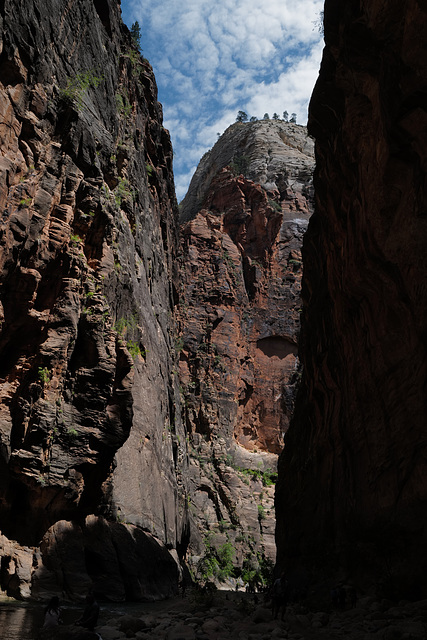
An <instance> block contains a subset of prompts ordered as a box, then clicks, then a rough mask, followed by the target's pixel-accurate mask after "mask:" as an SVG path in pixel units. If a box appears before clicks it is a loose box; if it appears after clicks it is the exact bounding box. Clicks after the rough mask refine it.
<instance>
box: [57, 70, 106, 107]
mask: <svg viewBox="0 0 427 640" xmlns="http://www.w3.org/2000/svg"><path fill="white" fill-rule="evenodd" d="M102 80H103V76H102V75H101V76H97V75H95V73H94V71H93V70H89V71H82V72H81V73H78V74H77V75H76V76H74V78H68V80H67V84H66V86H65V88H64V89H61V90H60V92H59V95H60V97H61V98H62V99H63V100H65V101H67V102H71V103H74V104H76V106H77V108H78V109H79V110H80V109H82V108H83V96H84V94H85V93H86V91H87V90H88V89H89V88H90V87H94V88H96V87H98V86H99V85H100V84H101V82H102Z"/></svg>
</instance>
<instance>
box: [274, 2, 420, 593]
mask: <svg viewBox="0 0 427 640" xmlns="http://www.w3.org/2000/svg"><path fill="white" fill-rule="evenodd" d="M426 32H427V10H426V7H425V5H424V4H422V3H421V2H417V1H416V0H405V1H402V0H399V1H397V0H391V1H389V2H383V1H382V0H375V1H372V2H365V1H363V0H358V1H352V2H350V1H349V0H347V1H345V0H344V1H343V0H340V1H339V2H338V0H326V4H325V42H326V46H325V50H324V55H323V61H322V65H321V70H320V76H319V79H318V82H317V84H316V87H315V89H314V93H313V96H312V100H311V105H310V117H309V131H310V133H311V134H312V135H313V136H314V137H315V139H316V162H317V168H316V172H315V189H316V205H315V213H314V215H313V217H312V218H311V221H310V224H309V229H308V232H307V234H306V236H305V239H304V248H303V260H304V280H303V319H302V324H303V329H302V338H301V349H300V354H301V359H302V363H303V367H304V374H303V380H302V387H301V391H300V394H299V397H298V400H297V406H296V412H295V417H294V420H293V422H292V425H291V427H290V429H289V431H288V434H287V436H286V438H285V449H284V453H283V455H282V457H281V459H280V466H279V484H278V487H277V496H276V512H277V518H278V520H277V544H278V554H279V555H278V558H279V564H280V565H281V566H282V567H284V566H287V567H289V568H291V567H296V566H297V565H299V566H303V567H305V569H306V570H308V571H313V572H314V574H315V575H317V577H319V576H320V575H323V576H325V575H334V576H336V575H337V571H338V570H339V569H340V570H341V574H340V575H341V577H343V578H345V577H348V576H352V577H353V578H354V579H356V580H359V583H362V582H364V584H367V583H369V581H371V582H376V583H377V585H378V588H380V589H381V591H382V592H383V593H386V594H388V595H398V594H400V595H405V596H415V595H419V594H420V593H424V594H425V593H426V591H427V589H426V587H427V579H426V575H427V538H426V527H425V505H426V500H427V482H426V477H427V455H426V447H425V445H426V439H425V419H426V416H427V393H426V389H427V376H426V368H427V354H426V347H427V343H426V326H427V289H426V273H427V253H426V240H427V188H426V184H427V183H426V149H427V145H426V142H427V139H426V134H427V112H426V104H427V102H426V97H427V94H426V87H427V51H426V40H425V34H426ZM362 578H363V580H362Z"/></svg>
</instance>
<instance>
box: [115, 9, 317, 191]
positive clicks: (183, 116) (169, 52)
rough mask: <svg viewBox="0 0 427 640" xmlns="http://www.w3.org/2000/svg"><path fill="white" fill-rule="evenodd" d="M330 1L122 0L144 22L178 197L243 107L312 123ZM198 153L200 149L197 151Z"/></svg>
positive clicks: (127, 16)
mask: <svg viewBox="0 0 427 640" xmlns="http://www.w3.org/2000/svg"><path fill="white" fill-rule="evenodd" d="M322 8H323V0H300V1H299V2H298V4H296V3H295V0H292V1H291V0H269V2H268V3H260V2H259V0H218V2H217V3H212V2H211V0H180V2H176V0H162V1H160V0H151V2H150V3H148V2H145V0H122V11H123V17H124V20H125V22H127V24H131V23H132V22H134V21H135V20H138V22H139V23H140V26H141V31H142V39H141V45H142V50H143V54H144V56H145V57H147V58H148V59H149V60H150V62H151V64H152V65H153V68H154V71H155V74H156V79H157V83H158V86H159V99H160V101H161V102H162V103H163V111H164V117H165V126H166V127H167V128H168V129H169V130H170V133H171V137H172V142H173V145H174V153H175V159H174V170H175V179H176V188H177V196H178V199H179V200H180V199H182V197H183V196H184V195H185V192H186V188H187V186H188V182H189V179H190V178H191V172H192V171H194V166H195V165H196V164H197V162H198V160H199V159H200V157H201V156H202V155H203V153H204V152H205V151H207V149H208V148H209V147H210V146H211V145H212V144H213V143H214V142H215V141H216V138H217V133H222V132H223V131H224V129H225V128H226V127H227V126H228V125H229V124H231V123H232V122H233V121H234V120H235V117H236V114H237V111H238V110H239V109H243V110H244V111H246V112H247V113H248V115H255V116H257V117H262V116H263V114H264V113H265V112H268V113H270V115H272V114H273V113H274V112H277V113H279V115H281V114H282V113H283V111H284V110H285V109H286V110H287V111H288V112H289V113H291V112H295V113H297V114H298V122H300V123H301V124H303V123H305V121H306V117H307V104H308V100H309V97H310V94H311V91H312V88H313V85H314V82H315V80H316V77H317V73H318V68H319V63H320V55H321V48H322V47H321V43H320V35H319V33H318V31H317V29H316V28H315V27H314V24H313V23H314V21H315V20H316V19H317V18H318V16H319V13H320V11H322ZM197 154H200V155H198V156H197Z"/></svg>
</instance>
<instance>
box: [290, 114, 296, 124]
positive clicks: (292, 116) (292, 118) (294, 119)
mask: <svg viewBox="0 0 427 640" xmlns="http://www.w3.org/2000/svg"><path fill="white" fill-rule="evenodd" d="M289 122H293V123H294V124H296V122H297V114H296V113H291V117H290V119H289Z"/></svg>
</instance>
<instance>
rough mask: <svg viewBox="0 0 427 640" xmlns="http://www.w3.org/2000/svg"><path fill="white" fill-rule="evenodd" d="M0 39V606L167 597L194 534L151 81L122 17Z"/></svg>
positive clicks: (172, 225) (38, 2) (50, 14)
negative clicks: (41, 595)
mask: <svg viewBox="0 0 427 640" xmlns="http://www.w3.org/2000/svg"><path fill="white" fill-rule="evenodd" d="M0 34H1V47H0V50H1V57H0V115H1V124H0V154H1V157H0V201H1V207H2V212H3V214H2V219H1V224H0V270H1V272H0V280H1V293H0V329H1V334H0V394H1V404H0V439H1V452H0V530H1V532H2V533H3V534H4V537H2V538H0V540H1V546H2V556H3V557H2V565H1V566H2V572H1V580H2V584H1V588H2V589H4V590H7V591H8V592H9V593H10V594H11V595H18V596H19V595H21V596H22V595H28V594H29V591H31V592H32V594H33V595H37V593H38V592H40V591H43V590H44V591H45V592H46V591H47V592H48V591H49V590H51V591H53V592H58V591H59V592H60V591H61V590H62V592H63V594H64V595H66V596H70V597H73V595H76V594H79V595H82V594H83V595H84V593H85V589H86V588H88V587H90V586H92V587H93V588H94V589H95V592H97V593H98V594H99V595H102V596H105V597H110V598H113V599H123V598H125V597H129V598H140V597H144V596H148V597H152V596H156V595H167V594H168V593H172V592H173V590H174V589H175V588H176V583H177V567H176V564H175V562H174V560H173V558H172V556H171V555H170V553H169V552H168V551H167V550H166V547H165V546H164V545H167V546H168V547H169V548H171V549H175V550H177V549H178V550H182V548H184V547H185V544H186V542H185V540H186V537H188V535H187V529H188V519H187V515H186V514H187V500H186V499H185V476H186V473H185V469H186V456H185V455H184V449H183V447H184V445H183V444H182V443H185V437H184V431H183V428H182V426H181V419H180V410H179V402H180V400H179V392H178V385H177V382H176V375H175V373H174V364H173V362H174V345H173V339H172V337H171V336H173V307H174V304H175V302H176V295H175V293H174V291H175V290H176V286H175V284H174V280H175V273H174V266H173V264H174V258H175V251H176V246H177V244H176V213H177V208H176V201H175V195H174V188H173V176H172V150H171V146H170V141H169V136H168V133H167V131H165V129H164V128H163V127H162V110H161V106H160V104H159V103H158V102H157V99H156V96H157V91H156V85H155V81H154V77H153V73H152V70H151V67H150V65H149V64H148V62H147V61H145V60H143V59H141V58H140V55H139V53H138V51H137V49H136V47H135V44H134V43H133V41H132V39H131V37H130V34H129V32H128V30H127V29H126V27H125V26H124V25H123V24H122V22H121V18H120V8H119V5H118V3H117V2H115V1H114V0H103V1H100V0H93V1H92V0H73V1H71V2H68V3H62V2H56V1H54V0H34V2H28V3H21V2H19V3H16V2H14V1H13V0H6V2H2V3H0ZM180 443H181V444H180ZM150 534H153V535H154V536H155V537H151V535H150ZM8 539H9V540H11V541H12V540H15V541H17V542H18V543H20V544H21V545H23V546H22V547H19V548H18V547H16V549H18V550H17V551H16V554H18V555H16V554H15V555H14V551H13V548H14V546H13V543H12V542H8ZM40 541H41V546H40V551H38V550H36V551H34V550H32V549H29V548H28V546H29V545H30V546H34V545H39V543H40ZM21 579H22V580H21ZM22 585H24V586H22ZM22 590H23V591H22Z"/></svg>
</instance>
